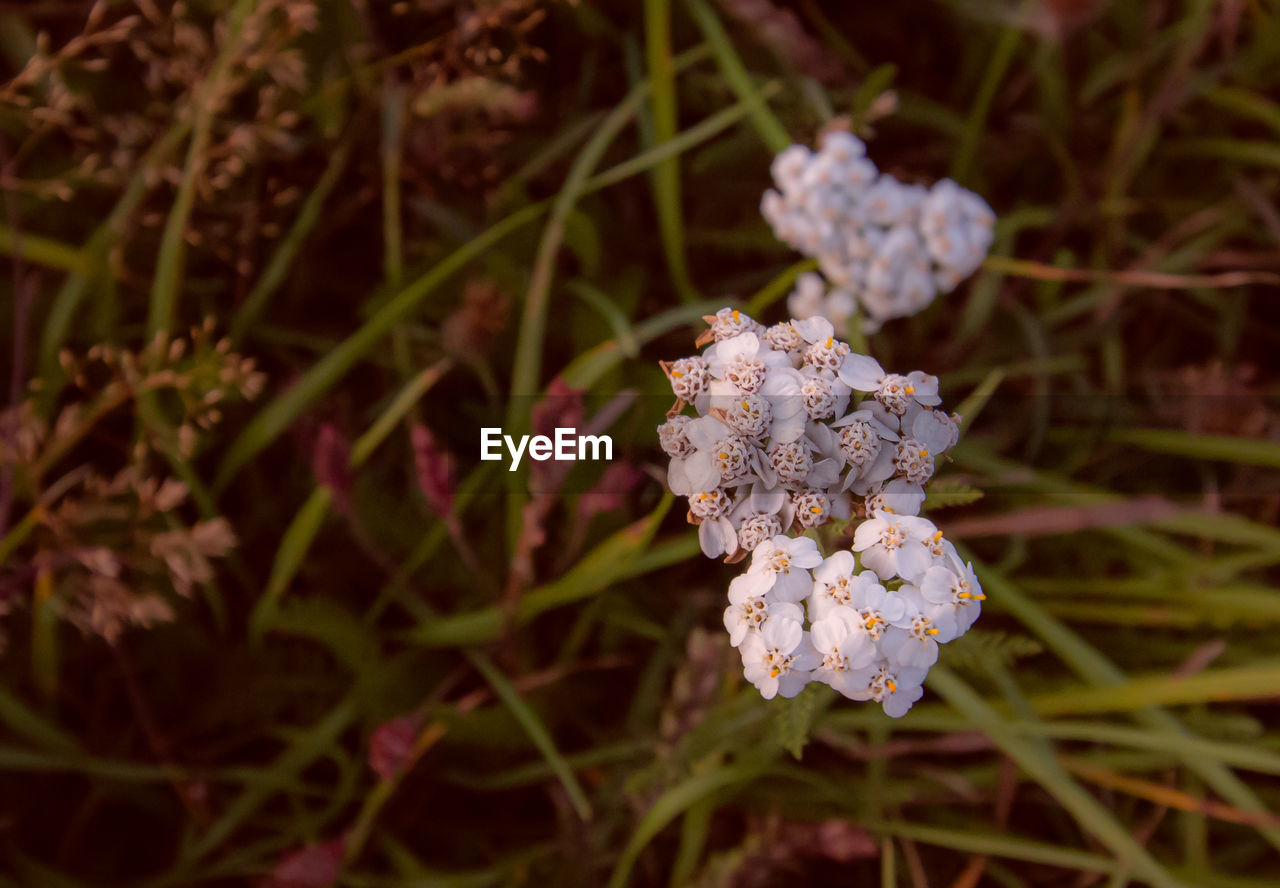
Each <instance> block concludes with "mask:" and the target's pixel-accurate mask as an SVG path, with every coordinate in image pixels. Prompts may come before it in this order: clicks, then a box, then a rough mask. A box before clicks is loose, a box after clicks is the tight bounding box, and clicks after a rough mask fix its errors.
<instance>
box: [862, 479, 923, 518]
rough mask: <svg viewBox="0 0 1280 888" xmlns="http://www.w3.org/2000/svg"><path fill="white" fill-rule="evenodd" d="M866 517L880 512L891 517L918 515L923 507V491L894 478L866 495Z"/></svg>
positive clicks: (917, 485)
mask: <svg viewBox="0 0 1280 888" xmlns="http://www.w3.org/2000/svg"><path fill="white" fill-rule="evenodd" d="M866 505H867V516H868V517H871V518H874V517H876V516H877V514H879V513H880V512H886V513H889V514H892V515H919V514H920V507H921V506H922V505H924V489H923V488H922V487H921V486H920V485H919V484H912V483H911V482H910V481H906V480H904V479H902V478H894V479H893V480H892V481H890V482H889V483H888V484H886V485H884V487H883V488H881V489H879V490H876V491H875V492H873V493H868V494H867V503H866Z"/></svg>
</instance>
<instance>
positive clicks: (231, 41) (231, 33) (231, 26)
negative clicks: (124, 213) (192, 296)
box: [147, 0, 255, 354]
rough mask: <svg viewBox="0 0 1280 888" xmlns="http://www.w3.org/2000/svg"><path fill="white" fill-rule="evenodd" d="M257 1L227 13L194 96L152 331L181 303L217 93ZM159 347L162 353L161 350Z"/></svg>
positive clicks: (247, 0)
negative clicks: (188, 239)
mask: <svg viewBox="0 0 1280 888" xmlns="http://www.w3.org/2000/svg"><path fill="white" fill-rule="evenodd" d="M254 5H255V4H254V0H238V2H237V3H236V5H235V6H234V7H232V9H231V11H230V12H229V13H228V14H227V18H226V31H225V32H224V33H223V35H222V46H221V47H220V48H219V50H218V55H217V57H216V58H215V59H214V62H213V66H212V67H211V68H210V70H209V75H208V77H206V78H205V80H204V81H203V82H202V83H200V84H199V86H197V87H196V92H195V96H194V103H193V104H194V112H195V120H194V122H193V123H192V126H191V144H190V145H189V146H188V148H187V160H186V163H185V164H184V165H183V169H182V179H181V181H180V182H179V183H178V193H177V195H176V196H175V197H174V200H173V208H172V209H171V210H170V211H169V217H168V218H167V219H166V220H165V224H164V232H163V234H162V235H161V238H160V254H159V255H158V256H157V257H156V272H155V277H154V278H153V280H152V286H151V307H150V310H149V312H148V314H147V335H148V337H152V336H155V335H156V334H157V333H161V334H165V335H167V334H168V332H169V329H170V328H171V327H172V326H173V314H174V310H175V308H176V306H177V301H178V291H179V289H180V288H181V286H182V265H183V261H184V259H185V257H186V235H187V222H188V221H189V220H190V218H191V210H192V208H193V207H194V206H195V200H196V182H197V180H198V179H199V177H200V173H201V172H202V171H203V169H204V165H205V162H206V159H207V158H206V157H205V155H206V154H207V153H208V150H209V143H210V140H211V138H212V134H213V122H214V118H215V117H216V116H217V112H218V110H219V103H218V101H217V97H218V96H219V94H220V93H221V91H222V81H223V77H224V76H225V75H226V73H227V69H228V68H229V66H230V64H231V59H232V56H233V54H234V51H235V50H236V49H237V44H238V43H239V41H240V32H241V31H242V30H243V28H244V23H245V19H246V18H248V16H249V13H250V12H252V11H253V8H254ZM158 353H159V352H157V354H158Z"/></svg>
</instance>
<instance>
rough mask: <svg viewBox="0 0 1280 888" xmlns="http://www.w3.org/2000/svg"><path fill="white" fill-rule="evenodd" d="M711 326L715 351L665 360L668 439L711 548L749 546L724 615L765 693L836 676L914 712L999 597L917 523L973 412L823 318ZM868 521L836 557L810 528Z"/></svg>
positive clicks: (835, 680)
mask: <svg viewBox="0 0 1280 888" xmlns="http://www.w3.org/2000/svg"><path fill="white" fill-rule="evenodd" d="M705 320H706V321H707V322H708V323H709V324H710V325H711V328H710V329H709V330H707V331H706V332H705V333H704V334H703V335H702V336H701V337H699V340H698V344H699V345H703V344H706V343H708V342H709V343H711V344H710V347H708V348H707V349H706V350H705V352H703V354H701V355H695V356H692V357H687V358H681V359H680V360H678V361H674V362H670V363H663V365H662V368H663V370H664V371H665V372H666V374H667V378H668V379H669V380H670V381H671V388H672V390H673V391H674V392H675V395H676V399H677V400H676V406H675V407H674V408H673V409H672V411H671V413H670V414H669V415H668V419H667V421H666V422H664V423H663V424H662V425H661V426H659V427H658V437H659V440H660V441H661V444H662V448H663V450H664V451H665V452H666V453H667V455H668V456H670V457H671V465H670V468H669V470H668V474H667V478H668V483H669V485H670V487H671V490H672V491H673V492H674V493H677V494H681V495H683V496H687V497H688V502H689V515H688V518H689V521H690V523H692V524H696V525H697V526H698V537H699V540H700V542H701V544H702V551H703V552H704V553H705V554H706V555H707V556H708V557H711V558H716V557H719V556H721V555H724V556H726V561H730V562H735V561H741V560H743V559H745V558H746V557H747V556H748V555H750V556H751V562H750V565H749V567H748V569H747V571H746V573H745V574H743V575H742V576H739V577H738V578H736V579H735V580H734V581H733V582H732V583H731V584H730V586H729V607H728V608H727V609H726V610H725V613H724V624H725V628H726V629H727V630H728V631H729V634H730V640H731V642H732V644H733V645H734V646H735V647H737V648H738V650H739V652H740V653H741V654H742V662H743V669H744V673H745V675H746V677H747V679H748V680H750V681H751V682H752V684H754V685H755V686H756V687H757V688H758V689H759V690H760V692H761V694H762V695H763V696H764V697H765V698H766V699H772V698H773V697H774V696H776V695H777V694H781V695H782V696H784V697H794V696H795V695H796V694H798V693H799V692H800V690H801V689H802V688H803V687H804V686H805V685H806V684H807V683H809V682H810V681H822V682H825V683H826V684H829V685H830V686H831V687H833V688H835V689H836V690H838V691H839V692H840V693H842V694H844V695H845V696H846V697H849V698H851V699H854V700H874V701H876V702H878V703H881V704H882V705H883V706H884V710H885V712H887V713H888V714H889V715H891V716H895V717H896V716H901V715H902V714H904V713H905V712H906V711H907V710H908V709H910V708H911V704H912V703H914V702H915V701H916V700H917V699H919V697H920V695H921V693H922V692H921V684H922V682H923V681H924V677H925V674H926V672H927V671H928V669H929V667H930V666H931V665H933V663H934V662H935V661H936V660H937V658H938V645H939V644H940V643H945V642H948V641H951V640H952V639H954V638H956V637H958V636H960V635H962V634H963V633H964V632H965V631H967V630H968V628H969V627H970V626H971V625H972V624H973V622H974V620H976V619H977V617H978V614H979V612H980V611H981V601H982V600H983V597H984V596H983V594H982V587H981V586H980V585H979V584H978V581H977V578H976V577H975V576H974V573H973V569H972V567H971V566H969V565H966V564H965V563H964V562H962V561H961V559H960V557H959V555H958V554H957V553H956V550H955V547H954V546H953V545H952V544H951V543H950V542H949V541H948V540H945V539H943V536H942V533H941V531H939V530H938V529H937V528H936V527H934V525H933V524H932V523H930V522H929V521H928V520H926V519H924V518H921V517H918V516H919V512H920V507H921V505H922V504H923V502H924V496H925V495H924V486H925V484H927V483H928V481H929V479H930V478H931V477H932V476H933V471H934V464H935V460H936V459H937V458H938V457H940V456H942V455H943V454H945V453H946V451H947V450H949V449H950V448H951V447H952V446H953V445H954V444H955V442H956V439H957V438H958V436H959V425H960V417H958V416H956V415H954V414H952V415H948V414H946V413H944V412H942V411H941V410H938V409H935V408H936V407H937V405H938V404H939V403H941V398H940V397H939V396H938V380H937V378H936V377H934V376H929V375H927V374H925V373H921V372H918V371H917V372H913V373H909V374H907V375H906V376H901V375H898V374H896V373H886V372H885V371H884V369H883V368H882V367H881V366H880V365H879V364H878V363H877V362H876V361H875V360H874V359H873V358H871V357H869V356H867V355H860V354H854V353H853V352H851V350H850V348H849V346H848V344H847V343H844V342H841V341H840V340H838V339H837V338H836V337H835V333H834V331H833V329H832V325H831V323H830V322H829V321H828V320H826V319H825V318H821V317H813V318H808V319H803V320H790V321H786V322H784V323H781V324H776V325H774V326H772V327H768V328H766V327H763V326H762V325H760V324H758V323H757V322H756V321H754V320H752V319H751V318H749V317H747V316H746V315H745V314H743V313H742V312H740V311H736V310H733V309H729V308H724V309H721V310H720V311H719V312H717V313H716V314H715V315H714V316H708V317H706V318H705ZM688 406H692V407H693V408H694V412H695V413H696V414H697V415H696V416H690V415H689V414H688V413H686V412H684V410H685V408H686V407H688ZM854 514H856V515H857V516H858V517H859V518H865V520H863V521H862V523H860V524H859V525H858V526H857V529H856V531H855V532H854V539H853V547H852V551H839V552H836V553H835V554H834V555H832V556H831V557H829V558H825V559H824V557H823V553H822V552H821V551H820V550H819V548H818V544H817V543H816V542H815V541H814V540H813V539H811V538H808V537H805V536H801V535H800V534H803V533H804V532H805V531H807V530H810V529H812V528H816V527H818V526H820V525H823V524H825V523H827V522H828V521H830V520H833V519H845V518H849V517H851V516H852V515H854Z"/></svg>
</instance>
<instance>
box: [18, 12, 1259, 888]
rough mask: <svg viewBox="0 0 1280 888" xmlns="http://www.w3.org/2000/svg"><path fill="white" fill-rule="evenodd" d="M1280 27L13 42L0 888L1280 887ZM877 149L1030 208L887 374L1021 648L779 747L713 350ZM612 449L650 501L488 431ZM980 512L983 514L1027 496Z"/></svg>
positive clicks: (909, 168)
mask: <svg viewBox="0 0 1280 888" xmlns="http://www.w3.org/2000/svg"><path fill="white" fill-rule="evenodd" d="M1277 47H1280V13H1278V12H1277V10H1276V9H1275V7H1274V5H1273V4H1268V3H1266V2H1262V0H1189V2H1167V3H1150V4H1146V3H1121V2H1105V0H1028V2H1025V3H1013V2H1009V3H994V2H993V3H977V2H971V0H951V2H929V3H917V4H909V5H908V4H853V3H845V2H836V0H829V2H819V0H799V2H795V3H783V2H780V0H687V2H673V0H644V2H639V0H637V2H629V3H622V2H613V3H610V2H597V0H404V2H396V3H390V2H381V0H350V2H348V0H326V2H322V3H318V4H312V3H310V2H306V0H259V2H252V0H188V2H184V3H179V4H175V5H173V6H170V5H169V4H166V3H155V2H151V0H137V2H100V3H97V4H90V3H85V2H62V0H33V2H29V3H21V4H16V3H10V4H4V5H2V6H0V64H2V65H3V66H4V68H5V72H6V73H5V79H6V81H7V84H6V85H5V86H4V87H3V88H0V151H2V154H0V185H3V188H4V207H3V211H4V212H3V215H2V216H0V252H2V253H3V254H4V255H5V256H6V257H7V265H8V266H9V270H10V273H9V274H6V275H4V276H3V277H4V279H3V281H2V282H0V294H3V298H2V299H0V308H2V309H3V310H2V311H0V342H3V343H4V347H3V349H0V355H4V356H5V359H4V361H3V365H4V376H5V378H6V379H11V381H12V384H11V385H10V386H9V388H8V389H7V391H6V392H5V400H4V402H3V403H4V413H3V421H2V424H3V428H2V431H3V439H2V443H0V473H2V474H0V633H2V638H3V653H0V674H2V676H3V681H2V682H0V885H68V886H73V885H146V886H153V888H159V886H168V885H188V884H226V885H233V884H245V883H261V884H269V885H278V886H327V885H335V884H337V885H348V886H355V888H360V886H410V885H414V886H427V885H431V886H434V885H441V886H444V885H449V886H462V885H465V886H488V885H494V886H497V885H533V886H540V885H611V886H622V885H627V884H632V885H670V886H708V888H709V886H743V888H746V886H764V885H777V884H785V883H786V882H787V881H788V880H795V881H796V883H797V884H815V885H816V884H857V885H870V884H877V883H878V884H881V885H884V886H892V885H911V886H913V888H919V886H925V885H932V886H939V885H951V886H977V885H988V884H990V885H1004V886H1016V885H1026V886H1053V885H1062V886H1068V885H1071V886H1084V885H1093V884H1105V885H1111V886H1122V885H1126V884H1151V885H1158V886H1165V885H1179V884H1181V885H1197V886H1224V888H1235V886H1242V888H1249V886H1258V888H1263V886H1273V885H1275V884H1277V883H1280V779H1278V777H1280V734H1277V726H1278V720H1277V716H1276V705H1277V703H1278V702H1280V650H1278V649H1277V646H1276V644H1275V641H1274V639H1275V632H1276V629H1277V628H1278V627H1280V590H1277V588H1276V585H1275V581H1276V578H1277V575H1278V568H1277V565H1280V530H1277V529H1276V525H1277V518H1278V517H1280V411H1278V409H1277V408H1278V407H1280V400H1278V398H1277V395H1280V388H1278V382H1277V376H1278V374H1277V371H1278V370H1280V363H1278V362H1277V361H1276V359H1275V354H1276V351H1277V348H1280V311H1277V307H1276V306H1277V302H1276V295H1277V292H1280V211H1278V210H1277V206H1278V205H1280V104H1278V103H1277V96H1280V54H1278V53H1277ZM827 126H837V127H844V128H851V129H852V130H853V131H854V132H856V133H858V134H859V135H861V136H863V137H864V138H866V139H867V140H868V144H869V145H870V152H871V156H872V157H873V158H874V159H875V161H876V162H877V163H878V164H879V165H880V167H881V168H882V169H884V170H887V171H889V172H892V173H894V174H895V175H898V176H899V177H901V178H903V179H905V180H908V181H925V182H932V181H934V180H936V179H938V178H942V177H944V176H952V177H954V178H955V179H956V180H957V181H959V182H960V183H961V184H962V185H965V186H966V187H968V188H972V189H974V190H975V191H977V192H978V193H980V194H982V195H983V196H984V197H985V198H986V200H987V201H988V202H989V203H990V204H991V206H992V207H993V208H994V209H995V211H996V213H997V214H998V215H999V217H1000V221H999V223H998V226H997V234H996V247H995V249H994V250H993V256H992V257H991V258H990V259H989V260H988V262H987V264H986V266H985V268H984V270H983V272H981V273H980V274H979V275H977V276H975V277H974V278H973V279H972V280H970V281H969V282H968V283H967V284H965V285H964V286H963V287H962V288H961V289H960V290H959V291H958V292H956V293H955V294H952V295H950V296H947V297H943V298H941V299H939V300H938V302H936V303H935V304H934V305H933V306H932V307H930V308H929V309H928V310H927V311H926V312H924V313H923V314H921V315H919V316H917V317H915V318H912V319H909V320H905V321H893V322H891V323H889V324H887V325H886V326H885V327H884V329H882V330H881V331H880V332H878V333H876V334H875V335H874V336H872V337H870V339H869V342H868V343H867V346H868V348H869V349H870V350H871V352H872V353H873V354H875V355H876V356H877V357H878V358H879V359H880V360H881V361H882V362H883V363H884V364H885V366H894V367H902V368H915V367H920V368H923V369H927V370H929V371H930V372H935V373H938V374H939V375H940V376H941V378H942V385H943V392H944V395H945V396H946V398H947V403H948V404H949V405H959V406H958V409H959V412H960V413H961V414H962V415H963V416H964V417H965V432H964V436H963V437H962V439H961V442H960V445H959V446H958V447H957V449H956V451H955V453H954V455H955V462H954V463H953V464H952V465H950V466H947V467H940V472H939V475H940V477H939V479H938V481H937V482H936V484H935V485H934V487H933V488H932V489H931V491H930V501H929V503H928V504H927V508H928V513H929V516H930V518H932V519H933V520H935V521H936V522H937V523H938V525H939V526H940V527H942V528H944V529H945V530H946V531H947V534H948V536H949V537H952V538H954V539H955V540H956V541H957V543H958V544H960V545H961V546H962V548H963V549H964V551H965V552H966V554H968V555H970V556H972V557H973V559H974V561H975V564H976V565H977V566H978V569H979V574H980V576H981V577H982V579H983V584H984V586H985V589H986V592H987V594H988V599H987V601H986V603H985V605H986V606H985V613H984V616H983V619H982V621H981V623H980V624H979V625H978V627H977V628H975V629H974V630H973V632H972V633H970V635H968V636H966V637H965V638H964V639H962V640H961V641H959V642H956V643H955V644H953V645H948V646H947V650H946V651H945V652H944V657H943V659H942V662H941V663H940V664H939V666H938V667H936V668H935V670H934V672H933V673H931V675H930V680H929V684H928V687H927V690H926V696H925V698H924V700H922V701H921V702H920V703H919V704H917V706H916V707H915V709H913V710H912V711H911V713H910V714H909V715H908V716H907V717H906V718H904V719H902V720H900V721H892V720H890V719H888V718H886V717H884V716H883V714H881V713H880V712H879V711H878V709H876V708H874V707H865V706H855V705H852V704H848V703H846V702H845V701H839V702H836V701H834V700H833V699H832V698H831V697H830V696H827V695H824V694H821V693H816V692H815V691H816V690H817V689H816V688H811V689H809V690H808V691H806V693H805V694H803V695H802V696H801V697H799V698H797V699H796V700H795V701H783V700H776V701H773V702H772V703H765V702H763V701H762V700H760V699H759V695H758V694H756V693H755V692H754V691H753V690H752V689H751V688H750V686H749V685H745V686H744V682H743V680H742V678H741V676H740V674H739V667H738V660H737V657H736V656H735V655H734V654H733V653H732V652H731V651H730V650H729V648H728V645H727V640H726V639H725V637H724V633H723V632H722V631H720V628H719V627H720V614H721V610H722V608H723V589H724V587H725V584H726V583H727V580H728V578H729V577H730V576H732V574H733V569H732V568H728V567H725V566H724V565H721V564H717V563H714V562H709V561H707V560H705V559H703V558H701V556H700V555H699V554H698V545H697V540H696V537H695V534H694V532H693V531H692V529H691V528H689V527H687V525H685V523H684V520H683V516H682V515H679V514H676V510H675V509H673V508H672V499H671V497H670V496H669V495H666V494H664V492H663V489H662V484H661V477H662V475H661V472H660V471H659V470H658V467H660V466H661V465H662V464H663V462H664V461H663V459H662V454H661V452H660V451H659V449H658V447H657V441H656V439H655V437H654V435H653V429H654V427H655V426H656V425H657V423H658V422H659V421H660V420H661V418H662V415H663V413H664V411H665V409H666V407H667V406H669V403H670V398H669V395H668V394H667V393H668V392H669V389H668V388H667V385H666V381H665V380H664V379H663V377H662V374H661V371H660V370H659V368H658V366H657V360H658V359H659V358H669V357H672V356H675V355H681V354H686V353H688V352H689V351H690V345H691V341H692V338H693V337H694V336H695V335H696V333H697V332H698V331H699V330H700V329H701V324H700V322H699V321H698V320H697V319H698V318H699V316H700V315H702V314H704V313H705V312H706V311H707V310H709V309H710V310H714V309H715V308H718V307H720V306H721V305H724V304H733V305H735V306H738V307H741V308H744V309H747V310H749V311H751V312H752V313H753V314H755V315H756V316H757V317H759V318H761V319H762V320H766V321H772V320H775V319H777V318H779V317H781V316H782V314H783V311H784V309H783V308H782V303H783V301H784V299H785V296H786V293H787V290H788V288H789V285H790V282H791V280H792V279H793V278H794V276H795V275H796V274H797V273H798V272H799V271H802V270H804V269H805V268H806V267H808V265H807V264H806V263H803V262H801V261H800V257H798V256H796V255H795V254H793V253H791V252H790V251H789V250H788V249H787V248H786V247H784V246H783V245H781V244H779V243H778V242H776V241H775V240H774V238H773V237H772V235H771V233H770V232H769V229H768V228H767V226H766V225H765V223H764V221H763V220H762V219H761V217H760V215H759V207H758V204H759V198H760V195H761V193H762V192H763V190H764V189H765V188H766V187H768V184H769V177H768V165H769V161H770V159H771V157H772V155H773V153H774V151H776V150H777V149H778V148H779V146H780V145H784V144H786V143H787V142H788V141H803V142H808V143H812V142H813V140H814V138H815V136H816V134H817V133H818V132H819V131H820V130H821V129H823V128H824V127H827ZM479 425H503V426H504V427H505V428H506V429H507V431H509V432H512V433H513V434H514V433H519V431H520V430H528V429H539V428H549V427H553V426H556V425H576V426H578V427H580V428H595V429H608V430H609V431H610V432H611V433H612V434H613V435H614V436H615V439H616V440H617V441H618V442H619V451H620V452H619V453H618V454H617V456H618V457H619V458H618V459H617V460H616V461H615V463H613V464H611V465H608V466H602V465H593V464H580V465H578V466H575V467H574V468H573V469H572V471H569V472H567V473H566V472H563V471H560V470H558V469H555V468H552V467H553V466H554V465H555V464H553V463H539V464H530V463H527V462H526V463H525V464H524V465H523V466H522V469H521V471H520V472H518V473H515V474H509V473H507V472H505V471H504V470H503V469H504V468H505V465H503V466H499V464H497V463H487V462H486V463H482V462H480V461H479V459H478V447H477V443H476V441H475V440H474V436H473V430H474V429H475V428H476V427H477V426H479ZM977 491H982V492H983V494H984V495H982V496H981V497H979V495H978V493H977Z"/></svg>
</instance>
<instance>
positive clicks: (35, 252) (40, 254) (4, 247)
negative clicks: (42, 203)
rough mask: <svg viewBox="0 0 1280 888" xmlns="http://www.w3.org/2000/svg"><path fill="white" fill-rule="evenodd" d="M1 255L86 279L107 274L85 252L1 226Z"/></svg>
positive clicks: (82, 249)
mask: <svg viewBox="0 0 1280 888" xmlns="http://www.w3.org/2000/svg"><path fill="white" fill-rule="evenodd" d="M0 253H3V254H4V255H6V256H21V257H22V259H23V260H24V261H26V262H30V263H31V264H32V265H43V266H44V267H45V268H53V269H56V270H57V271H69V272H71V273H73V274H79V275H85V276H91V275H98V274H102V273H103V272H104V271H105V270H106V269H105V268H104V267H103V266H102V264H101V263H99V262H97V261H95V257H94V255H93V254H92V253H91V252H90V251H89V250H88V249H85V248H77V247H72V246H69V245H67V244H64V243H61V242H59V241H56V240H53V239H52V238H47V237H41V236H40V235H38V234H32V233H31V232H29V231H23V232H21V233H18V232H15V231H14V230H13V229H12V228H9V227H8V226H5V225H0Z"/></svg>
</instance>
